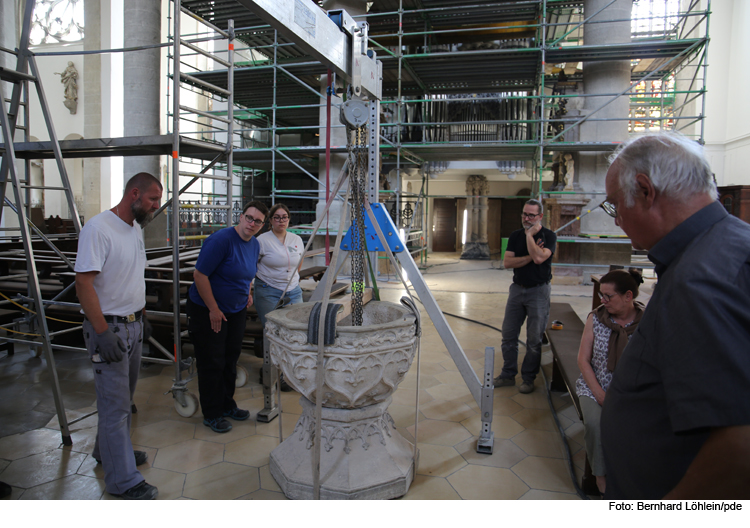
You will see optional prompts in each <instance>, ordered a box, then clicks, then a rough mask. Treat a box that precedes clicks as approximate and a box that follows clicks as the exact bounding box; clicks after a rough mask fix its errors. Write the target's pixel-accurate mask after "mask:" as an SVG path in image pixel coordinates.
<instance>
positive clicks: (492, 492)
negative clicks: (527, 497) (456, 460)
mask: <svg viewBox="0 0 750 528" xmlns="http://www.w3.org/2000/svg"><path fill="white" fill-rule="evenodd" d="M448 482H449V483H450V484H451V486H453V487H454V488H455V490H456V491H457V492H458V494H459V495H460V496H461V498H462V499H468V500H515V499H517V498H519V497H521V496H522V495H523V494H524V493H526V492H527V491H528V490H529V488H528V486H527V485H526V484H524V483H523V481H521V479H519V478H518V477H517V476H516V475H514V474H513V472H512V471H510V470H509V469H503V468H494V467H486V466H477V465H474V464H469V465H468V466H466V467H464V468H462V469H460V470H459V471H457V472H456V473H454V474H453V475H451V476H450V477H448Z"/></svg>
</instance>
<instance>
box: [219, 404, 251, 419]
mask: <svg viewBox="0 0 750 528" xmlns="http://www.w3.org/2000/svg"><path fill="white" fill-rule="evenodd" d="M224 417H225V418H231V419H232V420H237V421H238V422H241V421H242V420H247V419H248V418H250V411H246V410H245V409H240V408H238V407H235V408H234V409H232V410H231V411H224ZM225 421H226V420H225Z"/></svg>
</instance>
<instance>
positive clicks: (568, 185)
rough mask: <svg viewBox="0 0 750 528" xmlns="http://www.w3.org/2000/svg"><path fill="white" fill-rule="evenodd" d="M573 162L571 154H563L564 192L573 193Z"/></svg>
mask: <svg viewBox="0 0 750 528" xmlns="http://www.w3.org/2000/svg"><path fill="white" fill-rule="evenodd" d="M575 173H576V172H575V161H574V160H573V155H572V154H565V188H564V189H563V190H564V191H575Z"/></svg>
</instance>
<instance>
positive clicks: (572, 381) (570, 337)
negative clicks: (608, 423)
mask: <svg viewBox="0 0 750 528" xmlns="http://www.w3.org/2000/svg"><path fill="white" fill-rule="evenodd" d="M552 321H560V322H562V324H563V328H562V330H552ZM583 327H584V323H583V321H581V318H580V317H578V314H577V313H576V312H575V311H574V310H573V308H572V307H571V306H570V304H568V303H550V310H549V322H548V324H547V339H549V344H550V347H551V348H552V357H553V362H552V381H551V383H550V390H553V391H559V392H564V391H567V392H568V393H570V399H571V401H572V402H573V407H574V408H575V410H576V413H578V418H580V420H581V422H583V413H582V412H581V404H580V401H579V400H578V395H577V394H576V380H577V379H578V377H579V376H580V375H581V371H580V369H579V368H578V349H579V348H580V345H581V337H582V336H583ZM581 488H582V489H583V491H584V492H585V493H587V494H588V495H599V489H598V488H597V487H596V478H595V477H594V475H592V473H591V466H590V465H589V460H588V457H586V467H585V470H584V474H583V479H582V481H581Z"/></svg>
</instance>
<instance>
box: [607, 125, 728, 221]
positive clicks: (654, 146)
mask: <svg viewBox="0 0 750 528" xmlns="http://www.w3.org/2000/svg"><path fill="white" fill-rule="evenodd" d="M609 161H610V163H611V164H613V163H615V162H617V163H618V165H619V184H620V189H622V191H623V194H624V197H625V206H626V207H632V206H633V204H634V202H635V200H634V198H635V195H636V192H637V189H636V180H635V175H636V174H641V173H642V174H645V175H647V176H648V177H649V178H651V182H652V183H653V184H654V188H655V189H656V190H657V191H658V192H660V193H662V194H664V195H665V196H668V197H669V198H672V199H674V200H678V201H687V200H688V199H690V198H691V197H692V196H695V195H697V194H707V195H709V196H711V197H712V198H713V199H714V200H716V198H717V190H716V182H715V181H714V177H713V172H712V171H711V167H710V166H709V164H708V160H706V156H705V154H704V151H703V147H702V146H701V145H699V144H698V143H696V142H695V141H693V140H691V139H688V138H687V137H685V136H683V135H682V134H679V133H676V132H660V133H655V134H645V135H641V136H635V137H633V138H631V139H629V140H628V141H626V142H625V143H623V144H622V145H621V146H620V147H619V148H618V149H617V150H616V151H615V153H614V154H612V156H610V158H609Z"/></svg>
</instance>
